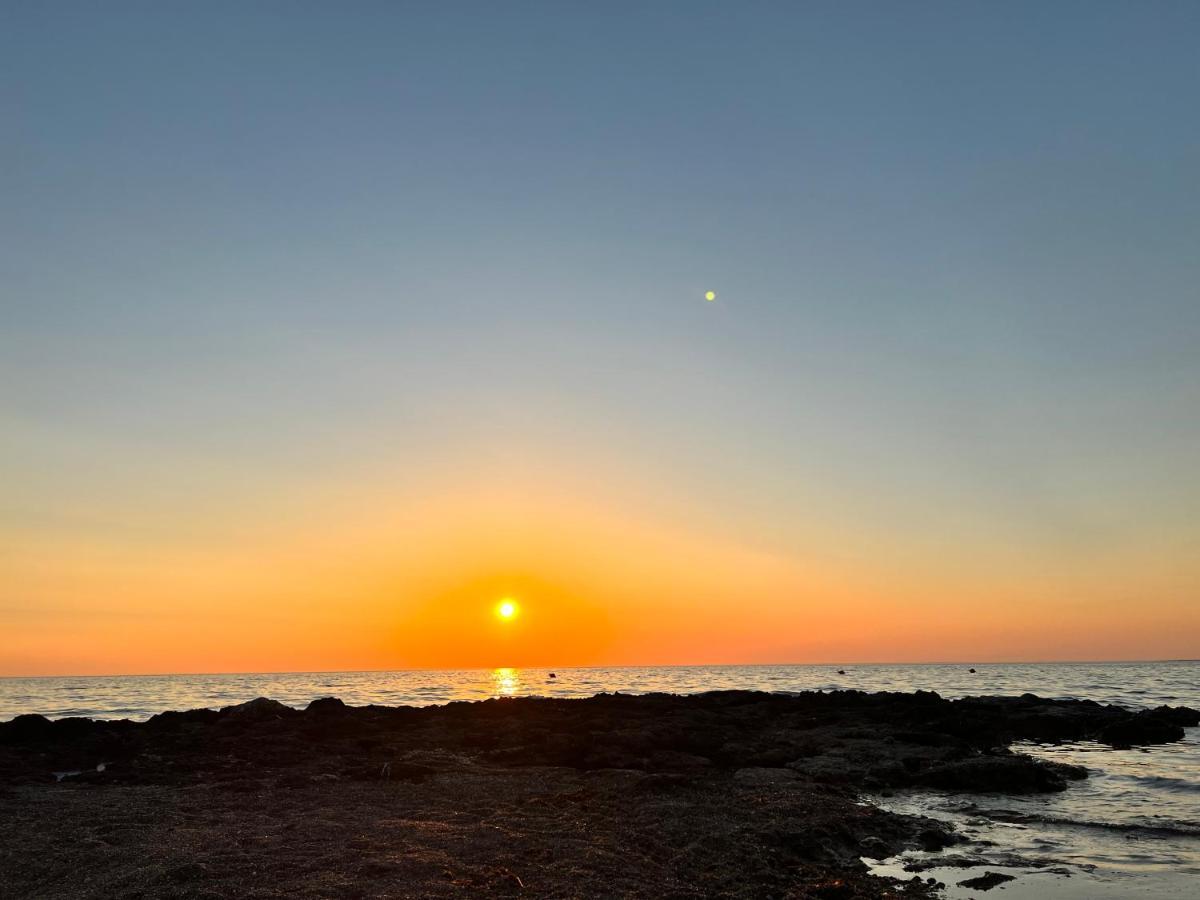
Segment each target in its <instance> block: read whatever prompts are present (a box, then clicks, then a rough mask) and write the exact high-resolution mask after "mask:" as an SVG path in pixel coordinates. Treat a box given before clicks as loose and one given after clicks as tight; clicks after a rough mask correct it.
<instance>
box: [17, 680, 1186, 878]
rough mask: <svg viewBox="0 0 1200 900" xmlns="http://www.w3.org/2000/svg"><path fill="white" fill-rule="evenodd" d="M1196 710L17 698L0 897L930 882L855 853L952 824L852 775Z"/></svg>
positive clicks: (884, 851)
mask: <svg viewBox="0 0 1200 900" xmlns="http://www.w3.org/2000/svg"><path fill="white" fill-rule="evenodd" d="M1198 723H1200V713H1197V712H1196V711H1195V710H1191V709H1187V708H1184V707H1175V708H1169V707H1160V708H1159V709H1156V710H1148V711H1142V712H1137V713H1133V712H1130V711H1127V710H1124V709H1121V708H1119V707H1114V706H1105V705H1101V704H1097V703H1094V702H1091V701H1086V700H1070V701H1066V700H1046V699H1041V698H1038V697H1035V696H1033V695H1030V694H1026V695H1024V696H1021V697H977V698H966V699H962V700H955V701H950V700H945V699H943V698H941V697H939V696H938V695H937V694H934V693H926V692H918V693H915V694H893V693H878V694H866V693H861V692H856V691H839V692H833V693H805V694H797V695H777V694H764V693H758V692H749V691H724V692H714V693H708V694H700V695H694V696H674V695H665V694H651V695H644V696H628V695H619V694H617V695H612V694H607V695H599V696H596V697H593V698H591V699H588V700H550V699H534V698H524V699H500V700H491V701H486V702H482V703H451V704H448V705H446V706H438V707H423V708H417V707H379V706H367V707H348V706H345V705H344V704H343V703H342V702H341V701H339V700H336V699H331V698H330V699H323V700H317V701H314V702H313V703H312V704H310V705H309V706H308V708H307V709H305V710H303V711H300V710H296V709H292V708H290V707H287V706H284V705H282V704H280V703H276V702H275V701H272V700H269V699H265V698H260V699H257V700H253V701H250V702H248V703H244V704H241V705H238V706H232V707H227V708H225V709H222V710H220V711H214V710H193V711H190V712H167V713H162V714H160V715H157V716H155V717H153V718H152V719H150V720H149V721H147V722H142V723H135V722H129V721H93V720H90V719H61V720H57V721H50V720H48V719H45V718H43V717H41V716H19V717H17V718H16V719H13V720H12V721H10V722H6V723H0V896H2V897H5V898H8V897H14V898H15V897H97V898H99V897H103V898H119V897H124V898H135V897H143V898H149V897H193V898H199V897H230V896H236V897H347V898H350V897H442V896H445V897H451V896H475V895H480V894H488V895H498V896H531V897H656V898H674V897H678V898H685V897H712V896H721V897H746V898H750V897H755V898H758V897H794V898H805V897H813V898H866V897H873V898H874V897H879V898H882V897H919V896H930V895H936V891H937V885H936V884H930V883H929V882H928V881H927V880H922V879H921V878H920V876H916V875H914V876H913V878H912V879H911V880H909V881H895V880H888V879H882V878H877V877H874V876H871V875H870V874H869V873H868V871H867V867H866V865H865V864H864V863H863V862H862V858H863V857H867V858H884V857H888V856H892V855H894V854H896V853H897V852H899V851H901V850H903V849H906V848H910V847H922V848H925V849H939V848H942V847H946V846H949V845H951V844H953V843H955V842H956V840H957V838H956V836H955V835H954V834H953V833H951V832H950V831H949V830H948V828H947V826H945V825H944V824H942V823H939V822H935V821H932V820H929V819H921V818H916V817H911V816H901V815H897V814H894V813H889V812H885V811H883V810H880V809H877V808H875V807H873V806H871V805H869V804H867V803H864V802H862V800H861V799H860V798H861V796H862V794H863V793H864V792H886V791H893V790H899V789H903V788H909V787H921V788H929V789H935V790H946V791H971V792H997V793H1028V792H1042V791H1061V790H1064V789H1067V787H1068V784H1069V783H1070V782H1071V781H1072V780H1074V779H1081V778H1085V777H1087V772H1086V770H1084V769H1082V768H1078V767H1071V766H1063V765H1056V764H1052V763H1048V762H1044V761H1040V760H1035V759H1033V758H1031V757H1028V756H1024V755H1021V754H1019V753H1013V752H1012V751H1010V750H1009V749H1008V748H1009V745H1010V744H1011V743H1013V742H1014V741H1018V740H1035V741H1068V740H1070V741H1074V740H1084V739H1090V740H1097V741H1101V742H1104V743H1107V744H1109V745H1111V746H1114V747H1128V746H1133V745H1143V744H1157V743H1166V742H1170V741H1175V740H1178V739H1180V738H1181V737H1182V736H1183V728H1184V726H1187V725H1194V724H1198ZM981 889H986V888H982V887H981Z"/></svg>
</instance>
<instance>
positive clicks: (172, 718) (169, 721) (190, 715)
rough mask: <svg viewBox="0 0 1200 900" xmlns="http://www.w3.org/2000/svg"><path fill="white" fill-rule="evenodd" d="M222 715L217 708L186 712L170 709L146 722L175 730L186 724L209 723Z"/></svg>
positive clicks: (160, 727) (153, 725) (149, 724)
mask: <svg viewBox="0 0 1200 900" xmlns="http://www.w3.org/2000/svg"><path fill="white" fill-rule="evenodd" d="M220 717H221V714H220V713H219V712H217V711H216V710H215V709H189V710H186V711H184V712H175V711H174V710H168V711H167V712H161V713H159V714H158V715H156V716H151V717H150V719H149V720H148V721H147V722H146V724H147V725H148V726H150V727H151V728H159V729H164V730H173V729H177V728H182V727H183V726H185V725H208V724H211V723H212V722H213V721H215V720H216V719H219V718H220Z"/></svg>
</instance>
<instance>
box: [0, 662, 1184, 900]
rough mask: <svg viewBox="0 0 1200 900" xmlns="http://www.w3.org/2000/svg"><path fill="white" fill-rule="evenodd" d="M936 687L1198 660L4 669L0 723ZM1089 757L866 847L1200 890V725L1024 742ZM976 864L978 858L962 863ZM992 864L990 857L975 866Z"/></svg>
mask: <svg viewBox="0 0 1200 900" xmlns="http://www.w3.org/2000/svg"><path fill="white" fill-rule="evenodd" d="M731 688H736V689H752V690H763V691H780V692H796V691H814V690H815V691H832V690H842V689H857V690H865V691H881V690H888V691H915V690H927V691H929V690H932V691H937V692H938V693H939V694H941V695H942V696H944V697H963V696H971V695H984V694H1012V695H1017V694H1023V693H1026V692H1032V693H1034V694H1038V695H1039V696H1043V697H1064V698H1065V697H1076V698H1086V699H1091V700H1097V701H1100V702H1102V703H1114V704H1118V705H1120V706H1124V707H1128V708H1130V709H1142V708H1146V707H1154V706H1159V705H1161V704H1169V705H1172V706H1180V705H1182V706H1191V707H1195V708H1200V661H1196V660H1180V661H1169V662H1120V663H1076V662H1071V663H1012V664H991V665H989V664H978V663H977V664H974V665H973V666H968V665H965V664H937V665H916V664H913V665H849V664H846V665H835V666H829V665H755V666H647V667H636V666H631V667H609V668H559V669H555V670H554V671H553V672H551V670H549V669H540V668H539V669H534V668H526V669H518V668H497V669H463V670H447V671H432V670H422V671H395V672H289V673H277V674H230V675H135V676H112V677H95V676H86V677H85V676H79V677H31V678H0V721H5V720H7V719H10V718H12V717H13V716H16V715H20V714H22V713H41V714H42V715H46V716H49V717H51V718H62V717H65V716H88V717H92V718H100V719H134V720H144V719H147V718H149V717H150V716H152V715H154V714H155V713H158V712H162V711H163V710H168V709H175V710H183V709H196V708H201V707H212V708H219V707H222V706H228V705H230V704H235V703H241V702H242V701H245V700H250V699H253V698H254V697H271V698H273V699H276V700H279V701H281V702H283V703H286V704H288V705H290V706H295V707H298V708H302V707H304V706H305V705H307V704H308V703H309V702H310V701H312V700H314V699H316V698H318V697H340V698H341V699H342V700H344V701H345V702H346V703H349V704H351V705H364V704H370V703H376V704H386V705H417V706H425V705H430V704H437V703H447V702H450V701H455V700H485V699H488V698H492V697H524V696H542V697H590V696H592V695H594V694H597V693H601V692H614V691H620V692H623V693H630V694H638V693H649V692H653V691H666V692H670V693H677V694H691V693H699V692H702V691H711V690H723V689H731ZM1017 749H1020V750H1023V751H1025V752H1028V753H1032V754H1034V755H1037V756H1041V757H1044V758H1046V759H1054V760H1059V761H1062V762H1068V763H1075V764H1079V765H1084V766H1086V767H1087V768H1088V771H1089V777H1088V779H1087V780H1085V781H1080V782H1073V783H1072V784H1071V785H1070V787H1069V788H1068V789H1067V790H1066V791H1064V792H1062V793H1059V794H1050V795H1036V796H1030V797H1014V796H1008V795H1002V794H991V795H987V794H980V795H963V794H953V795H950V794H942V793H938V792H927V791H901V792H896V793H894V794H889V795H888V796H871V795H864V796H863V798H862V801H863V802H864V803H874V804H877V805H880V806H884V807H886V808H889V809H893V810H896V811H898V812H906V813H914V814H919V815H924V816H930V817H935V818H940V819H944V820H947V821H950V822H952V823H954V824H955V826H956V827H957V828H958V830H959V831H960V832H961V833H962V834H963V835H964V836H965V837H967V838H968V842H967V843H966V844H963V845H960V846H958V847H954V848H951V849H950V850H947V851H943V852H941V853H940V854H928V853H922V852H911V853H907V854H904V855H903V856H901V857H897V858H894V859H890V860H867V863H868V864H869V865H871V866H872V868H873V869H874V871H876V872H878V873H880V874H885V875H893V876H896V877H900V878H912V877H921V878H933V879H935V880H937V881H940V882H942V883H943V884H945V885H946V887H945V890H944V896H946V897H947V898H951V900H967V898H973V897H979V896H980V895H981V894H980V891H979V890H978V889H977V888H972V887H967V886H961V885H960V884H959V882H961V881H965V880H968V879H971V878H974V877H978V876H979V875H980V874H981V873H983V872H995V873H997V874H1002V875H1009V876H1011V877H1012V879H1013V880H1011V881H1008V882H1006V883H1004V884H1002V885H1000V886H999V887H997V888H995V889H994V890H995V891H996V894H995V895H996V896H1001V897H1004V898H1005V900H1037V898H1046V900H1084V898H1088V900H1121V898H1137V900H1177V898H1193V897H1196V898H1200V728H1192V729H1188V732H1187V734H1186V736H1185V739H1184V740H1183V741H1180V742H1178V743H1174V744H1168V745H1165V746H1159V747H1149V748H1135V749H1132V750H1113V749H1110V748H1108V747H1105V746H1103V745H1100V744H1095V743H1090V742H1080V743H1071V744H1062V745H1046V746H1036V745H1022V746H1019V747H1018V748H1017ZM968 862H972V863H975V864H976V865H975V866H974V867H970V868H968V867H965V863H968ZM981 863H982V864H983V865H982V867H981V866H980V865H978V864H981Z"/></svg>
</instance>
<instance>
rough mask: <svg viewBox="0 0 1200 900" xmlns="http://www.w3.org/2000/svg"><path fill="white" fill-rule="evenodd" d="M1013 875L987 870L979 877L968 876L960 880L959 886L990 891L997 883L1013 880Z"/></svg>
mask: <svg viewBox="0 0 1200 900" xmlns="http://www.w3.org/2000/svg"><path fill="white" fill-rule="evenodd" d="M1013 877H1014V876H1012V875H1004V874H1001V873H1000V872H985V873H984V874H982V875H980V876H979V877H978V878H968V879H967V880H966V881H960V882H959V883H958V886H959V887H965V888H970V889H971V890H973V891H990V890H991V889H992V888H994V887H996V886H997V885H1000V884H1004V882H1006V881H1012V880H1013Z"/></svg>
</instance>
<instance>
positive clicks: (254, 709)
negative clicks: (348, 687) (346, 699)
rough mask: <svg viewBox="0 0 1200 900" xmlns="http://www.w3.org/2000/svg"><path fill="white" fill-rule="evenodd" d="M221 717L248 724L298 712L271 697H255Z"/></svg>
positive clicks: (229, 709)
mask: <svg viewBox="0 0 1200 900" xmlns="http://www.w3.org/2000/svg"><path fill="white" fill-rule="evenodd" d="M339 702H340V701H339ZM221 715H222V716H228V717H230V718H233V719H239V720H242V721H246V722H259V721H262V720H263V719H283V718H286V717H288V716H294V715H298V712H297V710H294V709H292V708H291V707H290V706H284V705H283V704H282V703H280V702H279V701H278V700H272V699H270V698H269V697H255V698H254V699H253V700H247V701H246V702H245V703H239V704H237V705H236V706H226V707H224V708H222V710H221Z"/></svg>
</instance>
